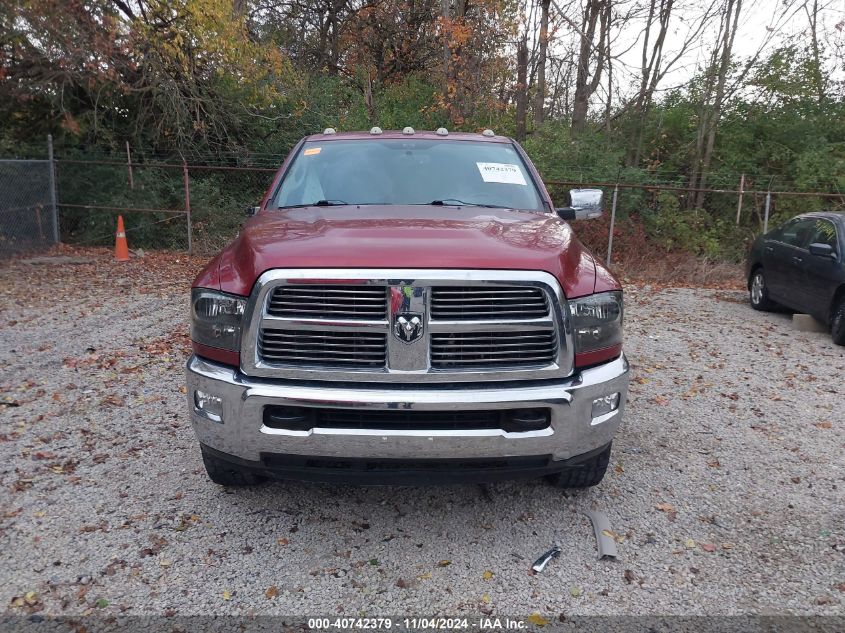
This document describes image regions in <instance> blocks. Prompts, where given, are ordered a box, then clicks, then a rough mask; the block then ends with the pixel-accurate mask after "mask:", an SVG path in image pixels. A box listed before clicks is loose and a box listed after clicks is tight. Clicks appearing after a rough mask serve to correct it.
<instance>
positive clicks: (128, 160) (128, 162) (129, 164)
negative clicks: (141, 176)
mask: <svg viewBox="0 0 845 633" xmlns="http://www.w3.org/2000/svg"><path fill="white" fill-rule="evenodd" d="M126 167H127V168H128V169H129V188H130V189H134V188H135V181H134V180H133V178H132V154H130V153H129V141H126Z"/></svg>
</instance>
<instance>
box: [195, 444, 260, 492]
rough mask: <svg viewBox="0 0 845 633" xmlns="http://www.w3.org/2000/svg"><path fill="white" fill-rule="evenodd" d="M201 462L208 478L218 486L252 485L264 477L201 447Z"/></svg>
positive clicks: (258, 482)
mask: <svg viewBox="0 0 845 633" xmlns="http://www.w3.org/2000/svg"><path fill="white" fill-rule="evenodd" d="M202 463H203V465H204V466H205V472H206V473H207V474H208V478H209V479H211V481H213V482H214V483H216V484H218V485H220V486H238V487H240V486H254V485H256V484H260V483H261V482H263V481H264V477H261V476H260V475H256V474H255V473H252V472H249V471H247V470H242V469H240V468H238V467H237V466H235V465H234V464H231V463H229V462H227V461H225V460H222V459H220V458H219V457H217V456H215V455H213V454H211V453H210V452H209V451H207V450H206V449H205V447H203V448H202Z"/></svg>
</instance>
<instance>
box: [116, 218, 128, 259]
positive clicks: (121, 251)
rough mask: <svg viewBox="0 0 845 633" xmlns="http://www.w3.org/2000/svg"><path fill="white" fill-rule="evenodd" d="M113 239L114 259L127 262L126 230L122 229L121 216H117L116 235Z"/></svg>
mask: <svg viewBox="0 0 845 633" xmlns="http://www.w3.org/2000/svg"><path fill="white" fill-rule="evenodd" d="M114 237H115V239H114V258H115V259H116V260H117V261H119V262H128V261H129V245H128V244H127V243H126V229H124V228H123V216H122V215H119V216H117V233H115V236H114Z"/></svg>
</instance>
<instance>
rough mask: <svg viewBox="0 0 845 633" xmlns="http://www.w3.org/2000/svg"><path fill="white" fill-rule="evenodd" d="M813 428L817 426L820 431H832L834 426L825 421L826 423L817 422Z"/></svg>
mask: <svg viewBox="0 0 845 633" xmlns="http://www.w3.org/2000/svg"><path fill="white" fill-rule="evenodd" d="M813 426H817V427H818V428H820V429H830V428H833V424H831V423H830V422H828V421H827V420H825V421H824V422H815V423H814V424H813Z"/></svg>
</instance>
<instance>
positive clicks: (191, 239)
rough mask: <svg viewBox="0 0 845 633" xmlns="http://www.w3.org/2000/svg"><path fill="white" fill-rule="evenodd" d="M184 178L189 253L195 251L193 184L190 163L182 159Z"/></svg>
mask: <svg viewBox="0 0 845 633" xmlns="http://www.w3.org/2000/svg"><path fill="white" fill-rule="evenodd" d="M182 178H183V180H184V182H185V217H186V219H187V221H188V254H189V255H190V254H192V253H193V252H194V237H193V231H192V228H191V185H190V181H189V179H188V164H187V163H186V162H185V161H184V160H183V161H182Z"/></svg>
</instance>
